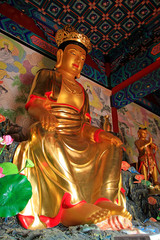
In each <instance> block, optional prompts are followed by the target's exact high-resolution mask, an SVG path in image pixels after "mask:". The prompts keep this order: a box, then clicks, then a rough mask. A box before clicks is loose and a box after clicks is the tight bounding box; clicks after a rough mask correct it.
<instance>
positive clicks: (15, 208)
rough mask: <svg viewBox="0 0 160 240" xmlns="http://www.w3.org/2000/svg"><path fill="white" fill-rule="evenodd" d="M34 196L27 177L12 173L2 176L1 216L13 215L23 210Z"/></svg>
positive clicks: (0, 186)
mask: <svg viewBox="0 0 160 240" xmlns="http://www.w3.org/2000/svg"><path fill="white" fill-rule="evenodd" d="M31 196H32V187H31V184H30V182H29V181H28V179H27V177H26V176H24V175H21V174H12V175H7V176H5V177H2V178H0V217H12V216H15V215H16V214H18V213H19V212H21V211H22V210H23V209H24V208H25V206H26V205H27V203H28V201H29V199H30V198H31Z"/></svg>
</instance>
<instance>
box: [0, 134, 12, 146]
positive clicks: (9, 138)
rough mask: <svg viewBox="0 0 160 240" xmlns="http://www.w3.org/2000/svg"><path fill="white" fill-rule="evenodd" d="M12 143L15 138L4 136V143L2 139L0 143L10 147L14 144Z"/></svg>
mask: <svg viewBox="0 0 160 240" xmlns="http://www.w3.org/2000/svg"><path fill="white" fill-rule="evenodd" d="M12 142H13V138H12V137H11V136H10V135H4V136H3V141H2V138H1V139H0V143H1V144H2V145H7V146H8V145H10V144H12Z"/></svg>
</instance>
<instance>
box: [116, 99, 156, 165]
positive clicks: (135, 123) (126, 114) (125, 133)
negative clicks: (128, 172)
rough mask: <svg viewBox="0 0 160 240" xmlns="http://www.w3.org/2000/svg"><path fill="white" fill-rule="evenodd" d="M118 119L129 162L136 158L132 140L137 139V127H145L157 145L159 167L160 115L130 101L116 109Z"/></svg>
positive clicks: (136, 152)
mask: <svg viewBox="0 0 160 240" xmlns="http://www.w3.org/2000/svg"><path fill="white" fill-rule="evenodd" d="M118 120H119V129H120V134H121V136H122V140H123V142H124V145H125V148H126V153H127V156H128V160H129V163H133V162H137V160H138V151H137V149H136V147H135V145H134V141H135V140H136V139H138V136H137V131H138V129H139V127H146V128H147V130H148V132H149V134H150V136H151V137H152V138H153V142H154V143H155V144H156V145H157V146H158V151H157V154H156V158H157V163H158V166H159V169H160V142H159V136H160V117H159V116H157V115H155V114H153V113H152V112H150V111H148V110H146V109H144V108H142V107H140V106H139V105H137V104H135V103H131V104H129V105H127V106H125V107H123V108H121V109H119V110H118Z"/></svg>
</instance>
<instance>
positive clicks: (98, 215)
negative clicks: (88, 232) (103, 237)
mask: <svg viewBox="0 0 160 240" xmlns="http://www.w3.org/2000/svg"><path fill="white" fill-rule="evenodd" d="M108 214H109V211H108V210H107V209H102V208H101V207H98V206H96V205H94V204H90V203H79V204H77V205H75V206H74V207H72V208H66V209H63V211H62V216H61V223H62V224H63V225H64V226H74V225H81V224H93V223H97V222H101V221H103V220H105V219H107V217H108Z"/></svg>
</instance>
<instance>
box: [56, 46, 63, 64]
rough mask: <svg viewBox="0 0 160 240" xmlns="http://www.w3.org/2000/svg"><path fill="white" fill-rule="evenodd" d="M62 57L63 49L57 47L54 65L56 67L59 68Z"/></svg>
mask: <svg viewBox="0 0 160 240" xmlns="http://www.w3.org/2000/svg"><path fill="white" fill-rule="evenodd" d="M62 59H63V50H62V49H58V51H57V63H56V65H55V67H56V68H60V67H61V65H62Z"/></svg>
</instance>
